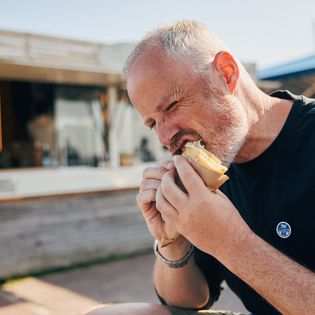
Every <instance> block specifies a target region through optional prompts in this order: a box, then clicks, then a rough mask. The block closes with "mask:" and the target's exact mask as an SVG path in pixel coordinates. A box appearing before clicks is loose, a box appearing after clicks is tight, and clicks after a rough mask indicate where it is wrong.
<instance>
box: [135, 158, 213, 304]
mask: <svg viewBox="0 0 315 315" xmlns="http://www.w3.org/2000/svg"><path fill="white" fill-rule="evenodd" d="M170 169H173V170H174V164H173V163H172V162H166V163H164V164H162V165H161V166H158V167H150V168H147V169H146V170H145V171H144V173H143V180H142V182H141V185H140V191H139V194H138V196H137V203H138V207H139V209H140V210H141V212H142V214H143V217H144V219H145V221H146V224H147V226H148V229H149V231H150V232H151V234H152V236H153V237H154V238H155V239H156V240H160V239H161V238H162V235H163V227H164V221H163V218H162V216H161V213H160V211H159V210H158V209H157V204H159V207H160V206H161V207H163V204H164V203H165V199H164V197H163V195H162V194H161V190H160V185H161V179H162V177H163V176H164V174H165V173H166V172H168V171H169V170H170ZM189 247H190V243H189V242H188V241H187V240H186V239H185V238H184V237H183V236H180V237H178V238H177V239H176V241H175V243H173V244H171V245H168V246H166V247H164V248H159V251H160V253H161V254H162V255H163V256H164V257H165V258H167V259H168V260H170V261H176V260H179V259H181V258H183V257H184V256H185V254H186V253H187V251H188V248H189ZM154 283H155V288H156V290H157V292H158V294H159V295H160V296H161V298H163V299H164V300H165V301H166V303H168V304H171V305H174V306H179V307H183V308H185V307H189V308H200V307H202V306H204V305H205V304H206V303H207V302H208V300H209V297H210V295H209V294H210V293H209V289H208V284H207V281H206V279H205V277H204V275H203V274H202V272H201V271H200V269H199V268H198V266H197V265H196V264H195V261H194V258H193V257H192V258H191V259H190V261H189V262H188V264H187V265H185V266H183V267H181V268H177V269H174V268H170V267H169V266H167V265H165V264H164V263H163V262H162V261H160V260H159V259H157V261H156V263H155V267H154Z"/></svg>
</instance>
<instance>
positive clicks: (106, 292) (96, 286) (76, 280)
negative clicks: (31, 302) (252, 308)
mask: <svg viewBox="0 0 315 315" xmlns="http://www.w3.org/2000/svg"><path fill="white" fill-rule="evenodd" d="M153 262H154V256H153V254H146V255H140V256H137V257H133V258H129V259H124V260H120V261H116V262H113V263H107V264H98V265H93V266H90V267H85V268H78V269H75V270H71V271H67V272H61V273H55V274H50V275H46V276H44V277H41V280H43V281H46V282H49V283H51V284H53V285H57V286H61V287H63V288H66V289H69V290H71V291H73V292H76V293H78V294H81V295H84V296H85V297H88V298H91V299H93V300H97V301H99V302H101V303H117V302H152V303H158V299H157V297H156V295H155V292H154V290H153V282H152V267H153ZM213 308H214V309H226V310H233V311H235V312H243V313H245V314H246V313H248V311H246V309H245V308H244V306H243V305H242V303H241V302H240V300H239V299H238V298H237V297H236V296H235V294H234V293H233V292H232V291H231V290H230V289H229V288H225V289H224V290H223V292H222V294H221V297H220V299H219V301H218V302H217V303H216V304H215V305H214V306H213Z"/></svg>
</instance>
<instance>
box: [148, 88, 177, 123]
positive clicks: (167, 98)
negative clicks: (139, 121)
mask: <svg viewBox="0 0 315 315" xmlns="http://www.w3.org/2000/svg"><path fill="white" fill-rule="evenodd" d="M174 95H175V92H174V91H173V92H171V93H169V94H166V95H165V96H162V97H161V98H160V100H159V102H158V105H157V106H156V107H155V109H154V111H155V112H157V111H161V110H162V108H163V107H164V106H165V104H166V103H169V102H170V99H171V98H173V97H174ZM152 120H153V119H152V118H148V119H146V120H145V122H144V124H145V125H147V126H148V125H149V124H150V122H151V121H152Z"/></svg>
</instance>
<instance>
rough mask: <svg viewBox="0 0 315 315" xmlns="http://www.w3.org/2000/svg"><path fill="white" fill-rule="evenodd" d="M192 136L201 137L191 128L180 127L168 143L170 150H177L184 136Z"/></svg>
mask: <svg viewBox="0 0 315 315" xmlns="http://www.w3.org/2000/svg"><path fill="white" fill-rule="evenodd" d="M187 135H189V136H193V137H194V138H197V139H201V137H200V135H199V134H198V133H197V132H195V131H194V130H191V129H181V130H180V131H179V132H178V133H176V134H175V135H174V136H173V138H172V139H171V143H170V151H171V152H173V151H174V150H178V149H179V146H180V145H181V144H182V143H181V140H182V138H183V137H184V136H187Z"/></svg>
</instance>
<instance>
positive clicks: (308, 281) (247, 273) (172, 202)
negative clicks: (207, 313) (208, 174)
mask: <svg viewBox="0 0 315 315" xmlns="http://www.w3.org/2000/svg"><path fill="white" fill-rule="evenodd" d="M174 162H175V166H176V169H177V172H178V174H179V176H180V178H181V181H182V182H183V184H184V186H185V188H186V190H187V192H188V193H187V194H186V195H183V192H182V191H181V190H179V189H178V187H177V186H176V184H175V176H174V172H173V171H169V172H167V173H165V174H164V176H163V178H162V181H161V190H162V193H163V195H164V197H165V199H166V200H167V203H165V204H164V205H163V207H159V209H160V211H161V214H162V216H163V218H164V221H166V222H167V223H168V224H170V225H172V226H174V228H175V229H176V230H177V231H179V232H180V233H181V234H182V235H184V236H185V237H186V238H187V239H188V240H189V241H190V242H191V243H192V244H194V245H195V246H197V247H198V248H199V249H201V250H202V251H204V252H206V253H208V254H211V255H212V256H214V257H215V258H217V259H218V260H219V261H220V262H221V263H222V264H223V265H225V266H226V267H227V268H228V269H229V270H230V271H231V272H233V273H234V274H236V275H237V276H238V277H239V278H241V279H242V280H243V281H245V282H246V283H247V284H248V285H249V286H251V287H252V288H253V289H254V290H256V291H257V292H258V293H259V294H260V295H261V296H263V297H264V298H265V299H266V300H267V301H268V302H269V303H270V304H272V305H273V306H274V307H275V308H277V309H278V310H279V311H280V312H281V313H283V314H315V273H314V272H312V271H310V270H308V269H306V268H304V267H303V266H301V265H300V264H298V263H296V262H294V261H293V260H292V259H290V258H288V257H286V256H285V255H284V254H282V253H280V252H279V251H278V250H276V249H275V248H273V247H272V246H270V245H269V244H268V243H266V242H265V241H264V240H262V239H261V238H259V237H258V236H257V235H255V234H254V233H253V232H252V231H251V230H250V228H249V227H248V225H247V224H246V222H245V221H244V220H243V219H242V217H241V216H240V214H239V213H238V211H237V210H236V209H235V207H234V206H233V204H232V203H231V202H230V201H229V199H228V198H227V197H226V196H225V195H224V194H223V193H221V192H220V191H217V192H215V193H213V192H210V191H209V190H208V189H207V187H206V186H205V185H204V183H203V182H202V180H201V178H200V177H199V176H198V175H197V174H196V172H195V171H194V170H193V169H192V167H191V166H190V165H189V163H188V162H187V161H186V160H185V159H184V158H182V157H180V156H178V157H174Z"/></svg>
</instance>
